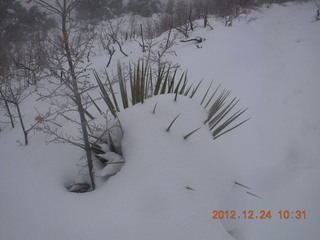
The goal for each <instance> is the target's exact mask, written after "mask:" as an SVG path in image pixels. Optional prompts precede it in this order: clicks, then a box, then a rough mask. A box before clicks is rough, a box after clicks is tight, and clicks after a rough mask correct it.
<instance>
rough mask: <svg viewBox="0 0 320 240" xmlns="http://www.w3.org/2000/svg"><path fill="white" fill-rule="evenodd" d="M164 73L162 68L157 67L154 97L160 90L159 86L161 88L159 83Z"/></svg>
mask: <svg viewBox="0 0 320 240" xmlns="http://www.w3.org/2000/svg"><path fill="white" fill-rule="evenodd" d="M164 71H165V68H164V67H163V66H162V67H161V66H160V67H159V69H158V76H157V81H156V85H155V89H154V95H158V94H159V90H160V86H161V82H162V79H163V75H164Z"/></svg>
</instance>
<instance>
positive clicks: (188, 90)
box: [183, 85, 192, 96]
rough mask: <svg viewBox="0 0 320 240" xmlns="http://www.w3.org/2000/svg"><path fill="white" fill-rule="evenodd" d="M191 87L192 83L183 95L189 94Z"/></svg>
mask: <svg viewBox="0 0 320 240" xmlns="http://www.w3.org/2000/svg"><path fill="white" fill-rule="evenodd" d="M191 88H192V85H190V86H189V87H188V88H187V90H186V91H185V93H184V94H183V95H184V96H188V94H189V92H190V90H191Z"/></svg>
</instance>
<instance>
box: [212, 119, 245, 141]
mask: <svg viewBox="0 0 320 240" xmlns="http://www.w3.org/2000/svg"><path fill="white" fill-rule="evenodd" d="M249 120H250V118H247V119H246V120H244V121H242V122H241V123H239V124H237V125H236V126H234V127H232V128H230V129H228V130H226V131H224V132H222V133H220V134H218V135H214V136H213V139H217V138H218V137H221V136H222V135H224V134H226V133H228V132H230V131H231V130H233V129H235V128H237V127H239V126H240V125H242V124H244V123H245V122H247V121H249Z"/></svg>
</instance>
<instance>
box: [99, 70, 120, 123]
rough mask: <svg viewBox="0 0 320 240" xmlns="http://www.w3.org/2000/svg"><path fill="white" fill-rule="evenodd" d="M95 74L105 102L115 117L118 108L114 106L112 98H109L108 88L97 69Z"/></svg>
mask: <svg viewBox="0 0 320 240" xmlns="http://www.w3.org/2000/svg"><path fill="white" fill-rule="evenodd" d="M93 74H94V76H95V78H96V81H97V83H98V86H99V89H100V94H101V96H102V99H103V100H104V101H105V103H106V104H107V106H108V108H109V109H110V111H111V113H112V115H113V117H114V118H116V115H117V113H116V108H115V107H114V105H113V103H112V101H111V99H110V98H109V95H108V93H107V91H106V89H105V88H104V86H103V84H102V82H101V79H100V77H99V75H98V73H97V72H96V71H93Z"/></svg>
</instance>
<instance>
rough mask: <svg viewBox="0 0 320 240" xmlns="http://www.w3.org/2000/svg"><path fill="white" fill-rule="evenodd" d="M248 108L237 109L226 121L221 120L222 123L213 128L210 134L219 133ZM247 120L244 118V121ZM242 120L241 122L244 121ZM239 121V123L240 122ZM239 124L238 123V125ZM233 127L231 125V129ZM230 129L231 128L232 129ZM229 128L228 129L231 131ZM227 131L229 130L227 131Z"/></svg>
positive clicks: (215, 134)
mask: <svg viewBox="0 0 320 240" xmlns="http://www.w3.org/2000/svg"><path fill="white" fill-rule="evenodd" d="M247 109H248V108H246V109H244V110H239V111H237V112H236V113H235V114H233V115H232V116H231V117H229V118H228V119H227V120H226V121H224V122H223V124H221V125H220V126H219V127H218V128H216V129H215V130H213V132H212V135H213V136H214V137H215V136H217V135H219V133H220V132H222V131H223V130H224V129H225V128H226V127H227V126H229V125H230V124H231V123H232V122H233V121H234V120H236V119H237V118H238V117H239V116H241V115H242V114H243V113H244V112H245V111H246V110H247ZM246 121H247V120H245V121H244V122H246ZM244 122H242V123H244ZM242 123H241V124H242ZM239 126H240V125H239ZM234 128H235V127H233V128H232V129H234ZM232 129H231V130H232ZM231 130H230V131H231ZM228 132H229V131H228Z"/></svg>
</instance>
